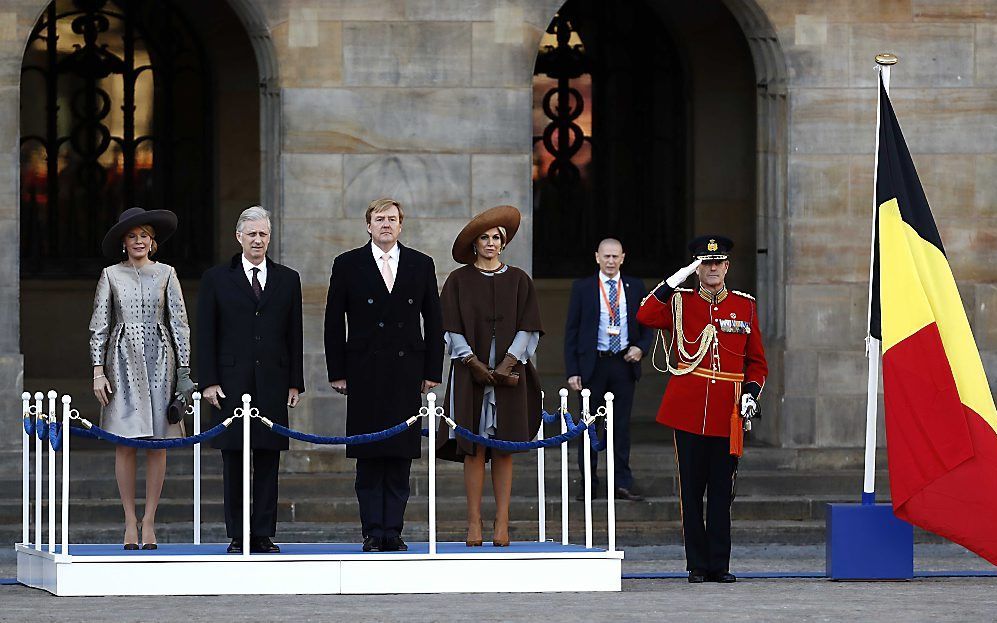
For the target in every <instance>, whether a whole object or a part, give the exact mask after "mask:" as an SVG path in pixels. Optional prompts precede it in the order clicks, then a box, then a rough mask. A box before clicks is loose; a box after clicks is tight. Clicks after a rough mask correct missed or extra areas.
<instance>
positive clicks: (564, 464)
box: [557, 387, 568, 545]
mask: <svg viewBox="0 0 997 623" xmlns="http://www.w3.org/2000/svg"><path fill="white" fill-rule="evenodd" d="M559 395H560V397H561V410H560V412H559V413H558V414H557V416H558V417H557V419H558V420H560V422H561V434H562V435H563V434H564V433H566V432H568V424H567V422H565V421H564V414H565V413H567V412H568V390H567V389H566V388H564V387H562V388H561V391H560V392H559ZM567 544H568V442H567V441H563V442H561V545H567Z"/></svg>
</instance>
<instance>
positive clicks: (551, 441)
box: [454, 422, 585, 451]
mask: <svg viewBox="0 0 997 623" xmlns="http://www.w3.org/2000/svg"><path fill="white" fill-rule="evenodd" d="M584 430H585V424H584V422H579V423H578V424H575V423H574V422H572V423H571V424H570V425H569V426H568V431H567V432H565V433H561V434H560V435H558V436H556V437H548V438H547V439H538V440H536V441H505V440H503V439H490V438H488V437H482V436H481V435H477V434H475V433H472V432H471V431H469V430H467V429H466V428H464V427H463V426H461V425H460V424H457V426H456V427H455V428H454V432H455V433H457V434H458V435H460V436H461V437H463V438H464V439H467V440H468V441H472V442H474V443H476V444H480V445H482V446H485V447H486V448H495V449H496V450H507V451H517V450H535V449H536V448H551V447H554V446H559V445H561V444H562V443H564V442H565V441H571V440H572V439H574V438H575V437H577V436H579V435H581V434H582V432H583V431H584Z"/></svg>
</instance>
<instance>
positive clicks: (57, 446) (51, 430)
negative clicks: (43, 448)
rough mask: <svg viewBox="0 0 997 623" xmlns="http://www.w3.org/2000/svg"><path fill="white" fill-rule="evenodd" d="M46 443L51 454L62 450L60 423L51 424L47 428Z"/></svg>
mask: <svg viewBox="0 0 997 623" xmlns="http://www.w3.org/2000/svg"><path fill="white" fill-rule="evenodd" d="M48 443H49V445H51V446H52V451H53V452H58V451H59V450H62V422H52V423H51V424H49V427H48Z"/></svg>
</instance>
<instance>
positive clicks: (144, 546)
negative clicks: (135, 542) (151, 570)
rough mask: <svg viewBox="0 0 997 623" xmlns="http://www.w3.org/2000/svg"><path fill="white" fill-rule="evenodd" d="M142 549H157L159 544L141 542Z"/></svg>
mask: <svg viewBox="0 0 997 623" xmlns="http://www.w3.org/2000/svg"><path fill="white" fill-rule="evenodd" d="M142 549H159V546H158V545H156V544H155V543H143V544H142Z"/></svg>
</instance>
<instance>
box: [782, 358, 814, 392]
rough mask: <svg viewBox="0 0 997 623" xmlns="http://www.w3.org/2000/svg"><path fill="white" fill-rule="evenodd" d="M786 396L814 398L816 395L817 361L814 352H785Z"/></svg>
mask: <svg viewBox="0 0 997 623" xmlns="http://www.w3.org/2000/svg"><path fill="white" fill-rule="evenodd" d="M785 357H786V367H785V370H786V383H785V394H786V396H811V397H812V396H814V395H816V393H817V361H818V353H817V351H815V350H800V349H790V350H787V351H786V355H785Z"/></svg>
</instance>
